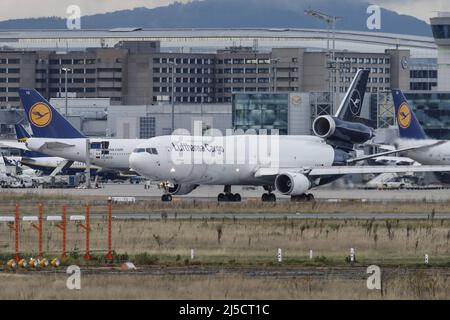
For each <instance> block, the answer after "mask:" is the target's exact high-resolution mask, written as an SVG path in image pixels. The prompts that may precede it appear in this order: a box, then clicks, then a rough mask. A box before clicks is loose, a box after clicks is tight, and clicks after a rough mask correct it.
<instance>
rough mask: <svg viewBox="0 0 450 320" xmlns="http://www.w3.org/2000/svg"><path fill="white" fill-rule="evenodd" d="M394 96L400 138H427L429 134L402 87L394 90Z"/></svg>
mask: <svg viewBox="0 0 450 320" xmlns="http://www.w3.org/2000/svg"><path fill="white" fill-rule="evenodd" d="M392 97H393V98H394V108H395V118H396V119H397V124H398V129H399V133H400V138H407V139H417V140H422V139H427V135H426V134H425V131H424V130H423V128H422V126H421V125H420V123H419V121H418V120H417V118H416V116H415V115H414V112H413V111H412V109H411V106H410V105H409V103H408V100H406V98H405V96H404V94H403V92H402V91H401V90H400V89H393V90H392Z"/></svg>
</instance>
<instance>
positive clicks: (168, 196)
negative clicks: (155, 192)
mask: <svg viewBox="0 0 450 320" xmlns="http://www.w3.org/2000/svg"><path fill="white" fill-rule="evenodd" d="M161 200H162V201H163V202H171V201H172V195H171V194H163V195H162V197H161Z"/></svg>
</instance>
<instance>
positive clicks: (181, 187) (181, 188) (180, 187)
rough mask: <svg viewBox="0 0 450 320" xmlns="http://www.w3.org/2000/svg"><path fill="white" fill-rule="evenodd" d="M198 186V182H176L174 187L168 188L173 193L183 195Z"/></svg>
mask: <svg viewBox="0 0 450 320" xmlns="http://www.w3.org/2000/svg"><path fill="white" fill-rule="evenodd" d="M197 187H198V185H197V184H175V185H174V186H173V187H169V188H168V189H167V191H168V193H170V194H171V195H179V196H183V195H186V194H189V193H191V192H192V191H194V190H195V189H196V188H197Z"/></svg>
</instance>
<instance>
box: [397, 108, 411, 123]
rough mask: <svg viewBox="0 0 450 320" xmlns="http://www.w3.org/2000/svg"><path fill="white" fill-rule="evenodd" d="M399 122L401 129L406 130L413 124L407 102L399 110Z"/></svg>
mask: <svg viewBox="0 0 450 320" xmlns="http://www.w3.org/2000/svg"><path fill="white" fill-rule="evenodd" d="M397 120H398V124H399V125H400V127H402V128H403V129H406V128H408V127H409V125H410V123H411V110H410V109H409V105H408V104H407V103H406V102H403V103H402V104H401V105H400V108H398V112H397Z"/></svg>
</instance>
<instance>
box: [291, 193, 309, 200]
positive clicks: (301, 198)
mask: <svg viewBox="0 0 450 320" xmlns="http://www.w3.org/2000/svg"><path fill="white" fill-rule="evenodd" d="M305 200H306V195H305V194H301V195H295V196H291V201H294V202H300V201H305Z"/></svg>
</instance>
